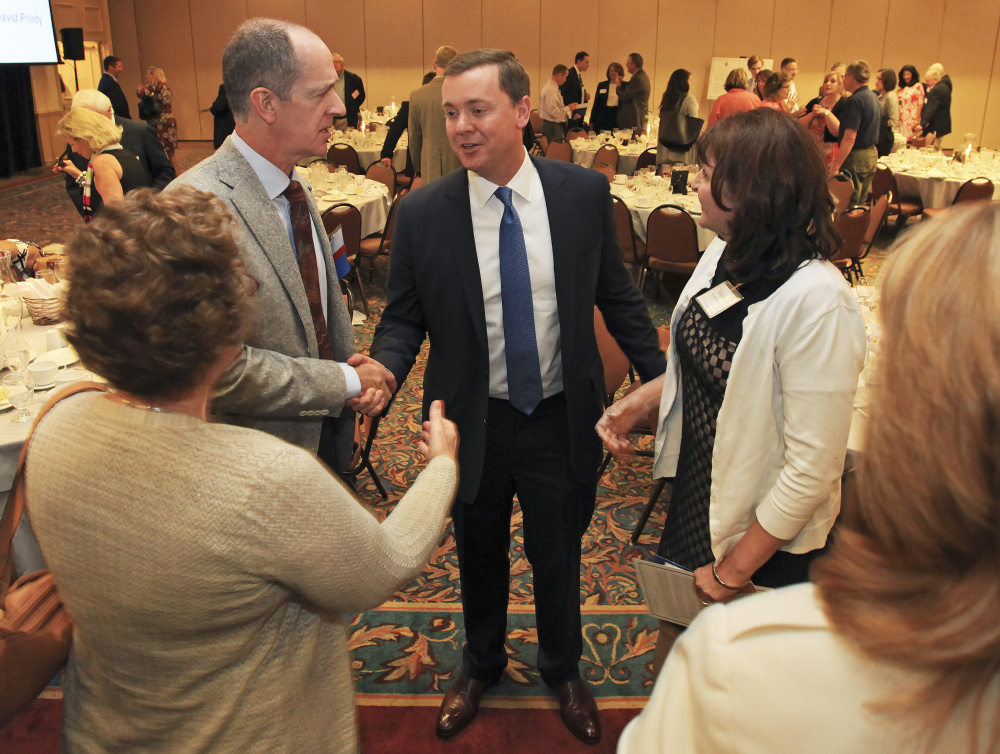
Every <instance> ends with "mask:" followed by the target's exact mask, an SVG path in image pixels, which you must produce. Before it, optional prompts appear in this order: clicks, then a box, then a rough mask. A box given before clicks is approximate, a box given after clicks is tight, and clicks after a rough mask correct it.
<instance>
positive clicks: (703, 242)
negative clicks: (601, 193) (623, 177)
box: [611, 183, 715, 251]
mask: <svg viewBox="0 0 1000 754" xmlns="http://www.w3.org/2000/svg"><path fill="white" fill-rule="evenodd" d="M611 193H612V194H614V195H615V196H617V197H619V198H620V199H621V200H622V201H623V202H625V206H626V207H628V209H629V212H631V213H632V225H633V226H634V227H635V232H636V235H638V236H639V238H640V239H642V240H643V241H645V240H646V223H647V222H648V221H649V216H650V215H651V214H652V213H653V210H654V209H656V208H657V207H659V206H660V205H661V204H676V205H678V206H679V207H682V208H684V209H685V210H687V211H688V213H689V214H690V215H691V216H692V217H693V218H694V221H695V223H697V222H698V220H700V219H701V204H700V203H699V202H698V197H697V195H696V194H694V193H688V194H686V195H684V194H671V195H669V196H665V197H664V198H663V199H660V200H658V199H653V200H652V201H651V202H650V204H649V206H648V207H640V206H639V199H638V197H637V196H636V195H635V194H633V193H632V192H631V191H629V190H628V189H627V188H625V187H624V186H622V185H621V184H617V183H615V184H612V185H611ZM714 238H715V233H714V232H712V231H710V230H707V229H706V228H703V227H701V226H700V225H699V226H698V250H699V251H704V250H705V249H707V248H708V245H709V244H710V243H712V239H714Z"/></svg>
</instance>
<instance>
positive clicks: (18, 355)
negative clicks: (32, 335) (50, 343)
mask: <svg viewBox="0 0 1000 754" xmlns="http://www.w3.org/2000/svg"><path fill="white" fill-rule="evenodd" d="M30 361H31V355H30V353H29V351H28V343H27V341H24V340H15V341H14V344H13V346H12V347H11V348H10V350H8V351H7V353H6V355H5V356H4V363H5V364H6V365H7V368H8V369H9V370H10V371H12V372H19V371H21V370H23V369H27V368H28V364H29V363H30Z"/></svg>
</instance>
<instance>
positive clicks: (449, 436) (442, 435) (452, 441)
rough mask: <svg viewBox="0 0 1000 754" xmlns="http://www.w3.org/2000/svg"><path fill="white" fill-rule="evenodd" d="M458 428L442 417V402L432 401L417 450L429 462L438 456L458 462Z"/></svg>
mask: <svg viewBox="0 0 1000 754" xmlns="http://www.w3.org/2000/svg"><path fill="white" fill-rule="evenodd" d="M458 439H459V438H458V427H456V426H455V422H453V421H449V420H448V419H446V418H445V416H444V401H434V402H433V403H432V404H431V412H430V419H429V420H428V421H425V422H424V431H423V433H422V435H421V440H420V444H419V445H417V450H419V451H420V453H421V454H422V455H423V456H424V458H426V459H427V460H428V461H430V460H431V459H432V458H437V457H438V456H447V457H448V458H450V459H452V460H453V461H457V460H458Z"/></svg>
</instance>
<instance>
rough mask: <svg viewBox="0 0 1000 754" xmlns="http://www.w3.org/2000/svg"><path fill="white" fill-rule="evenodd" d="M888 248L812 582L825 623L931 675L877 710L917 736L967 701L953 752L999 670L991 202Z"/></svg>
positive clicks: (999, 216) (930, 735)
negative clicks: (869, 393)
mask: <svg viewBox="0 0 1000 754" xmlns="http://www.w3.org/2000/svg"><path fill="white" fill-rule="evenodd" d="M890 256H891V261H890V263H889V267H888V271H887V272H886V274H885V282H884V286H883V289H882V305H881V308H880V314H881V317H882V322H883V333H882V339H881V344H880V348H881V351H882V352H881V354H880V356H879V367H878V370H879V374H880V380H879V381H878V382H877V383H876V384H877V385H878V393H877V395H876V398H875V401H874V403H873V405H872V407H871V409H870V415H871V420H870V422H869V430H868V436H867V439H866V442H865V447H866V451H865V455H864V458H863V460H862V462H861V465H860V468H859V473H858V484H857V496H856V498H855V499H853V500H850V499H849V500H847V501H845V507H844V511H843V512H842V514H841V520H840V524H839V526H840V529H839V531H838V534H837V536H836V538H835V541H834V544H833V546H832V549H831V553H830V555H829V556H828V557H826V558H825V559H823V560H821V561H819V562H817V564H816V565H815V566H813V570H812V579H813V581H814V582H815V584H816V586H817V587H818V589H819V593H820V596H821V598H822V601H823V603H824V607H825V611H826V615H827V617H828V618H829V620H830V623H831V624H832V625H833V627H834V628H835V629H836V631H837V632H838V633H839V634H841V635H842V636H843V637H845V638H846V639H847V640H849V641H850V642H852V643H854V644H855V645H857V646H858V647H859V648H860V649H861V650H862V651H863V652H864V653H865V654H867V655H869V656H870V657H872V658H874V659H876V660H879V661H884V662H888V663H892V664H896V665H900V666H903V667H906V668H908V669H910V670H914V671H917V672H920V673H924V674H926V677H927V678H928V679H929V682H928V683H927V685H926V686H925V687H923V688H919V687H918V689H917V690H916V691H915V692H913V693H904V694H901V695H900V696H899V697H898V698H892V699H888V700H884V701H883V702H881V703H880V704H879V705H878V706H879V707H880V708H882V709H883V710H884V711H893V712H899V711H907V712H909V713H911V714H912V718H913V722H914V723H915V724H916V725H915V726H914V727H915V729H916V730H918V731H920V732H922V733H923V734H925V736H926V737H927V739H928V741H929V743H928V746H929V747H930V746H932V745H933V744H934V742H935V741H936V740H937V738H938V736H940V734H941V732H942V730H943V729H944V727H945V724H946V723H947V722H948V720H949V715H950V714H951V713H952V712H953V710H955V708H956V707H957V706H958V704H959V702H962V701H963V700H966V699H968V700H969V701H970V703H971V715H970V718H969V726H970V731H969V735H970V741H969V744H970V745H969V746H961V747H960V748H961V749H962V750H963V751H975V750H976V749H977V747H978V744H979V739H980V734H981V733H983V732H986V733H987V735H988V737H989V738H990V741H989V742H988V749H989V750H990V751H993V750H995V747H996V746H997V744H998V743H1000V725H998V724H997V719H996V711H995V710H987V709H983V703H984V700H985V699H986V694H987V691H988V689H989V688H990V685H991V684H995V683H996V680H997V679H998V677H1000V619H998V612H997V611H998V605H1000V295H998V290H1000V208H998V207H996V206H993V205H991V204H990V203H987V202H983V203H974V204H968V205H964V206H961V207H955V208H953V209H949V210H948V212H947V216H946V217H944V218H941V219H937V220H934V221H933V222H929V223H921V224H920V228H919V229H918V230H917V231H915V232H914V233H912V235H909V236H907V237H906V238H905V239H904V240H903V241H901V242H900V243H898V244H897V245H896V247H895V249H894V251H893V253H892V254H891V255H890ZM986 720H988V721H989V724H992V730H989V729H988V728H986V727H985V725H984V724H983V721H986ZM980 726H983V727H980Z"/></svg>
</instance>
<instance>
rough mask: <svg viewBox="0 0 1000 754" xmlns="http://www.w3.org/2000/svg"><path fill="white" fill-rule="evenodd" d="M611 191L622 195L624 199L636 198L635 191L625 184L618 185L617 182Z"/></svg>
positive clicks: (616, 194) (618, 195) (619, 195)
mask: <svg viewBox="0 0 1000 754" xmlns="http://www.w3.org/2000/svg"><path fill="white" fill-rule="evenodd" d="M611 193H613V194H614V195H615V196H617V197H620V198H622V199H634V198H635V192H634V191H629V190H628V189H627V188H625V187H624V186H618V185H617V184H615V185H614V186H612V187H611Z"/></svg>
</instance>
